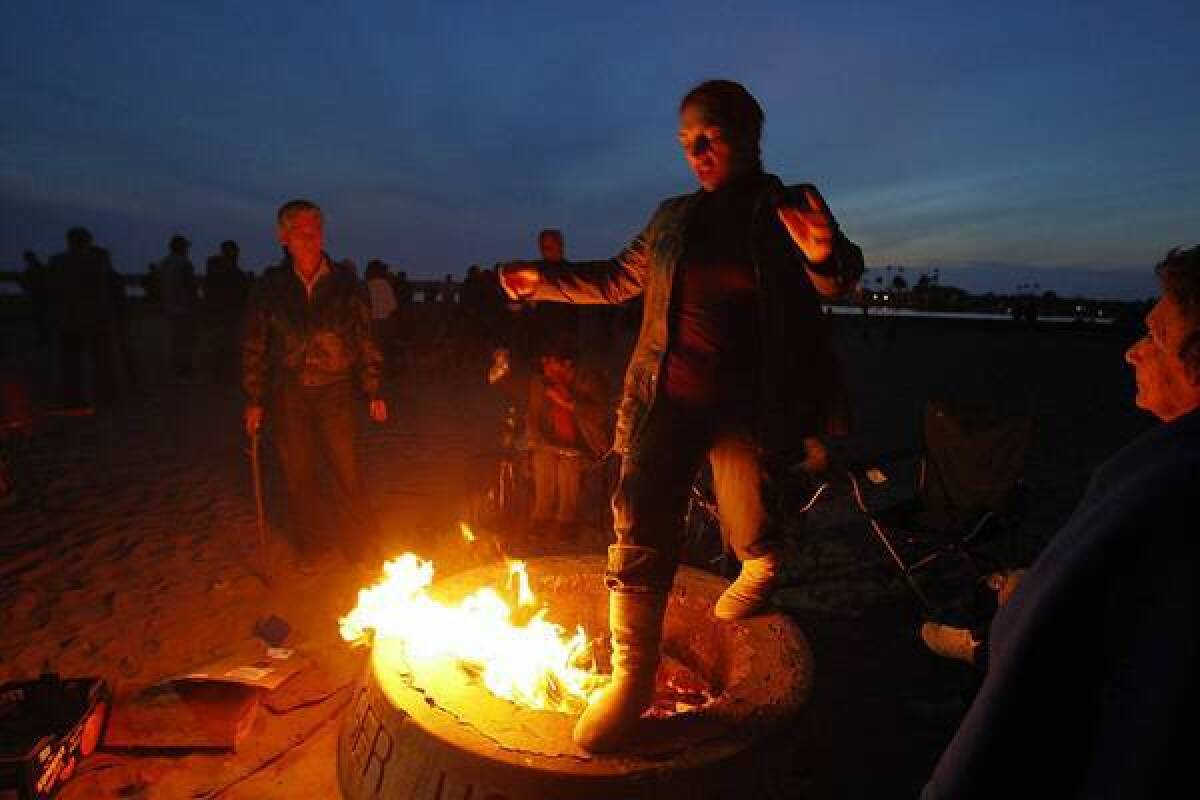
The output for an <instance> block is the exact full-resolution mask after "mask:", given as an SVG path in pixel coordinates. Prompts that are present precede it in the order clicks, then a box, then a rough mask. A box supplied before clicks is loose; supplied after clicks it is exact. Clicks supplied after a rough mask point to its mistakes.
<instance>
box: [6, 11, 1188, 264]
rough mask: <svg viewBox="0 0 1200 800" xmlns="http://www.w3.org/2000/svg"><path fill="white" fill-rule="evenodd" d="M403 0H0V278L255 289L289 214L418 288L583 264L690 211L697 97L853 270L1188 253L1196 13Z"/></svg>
mask: <svg viewBox="0 0 1200 800" xmlns="http://www.w3.org/2000/svg"><path fill="white" fill-rule="evenodd" d="M418 5H425V4H415V3H403V2H396V0H390V2H352V3H351V2H325V3H320V4H309V3H296V2H292V3H276V2H250V3H247V2H235V3H218V2H204V3H175V2H164V0H155V2H114V3H111V4H97V3H32V2H21V3H6V4H5V14H4V25H3V28H2V29H0V96H2V97H3V101H4V102H3V108H4V114H3V122H2V123H0V126H2V127H0V268H17V266H18V264H19V256H20V253H21V251H22V250H24V249H26V248H32V249H35V250H37V251H39V252H40V253H41V254H42V255H43V256H45V255H48V254H49V253H50V252H54V251H56V250H59V249H61V247H62V245H61V243H62V234H63V231H64V230H65V228H66V227H67V226H69V225H73V224H83V225H87V226H88V227H90V228H91V229H92V230H93V232H94V233H95V234H96V238H97V240H98V241H99V242H100V243H102V244H105V245H107V246H108V247H110V248H111V250H112V251H113V254H114V257H115V260H116V261H117V263H118V266H119V268H121V269H123V270H125V271H130V272H133V271H142V270H144V269H145V266H146V263H147V262H149V261H150V260H152V259H157V258H159V257H161V255H162V254H163V253H164V252H165V242H166V239H167V238H168V237H169V236H170V235H171V234H173V233H175V232H182V233H184V234H186V235H187V236H188V237H189V238H191V239H192V240H193V241H194V242H195V248H194V250H193V260H194V261H196V262H197V264H198V265H200V264H202V263H203V259H204V257H205V256H207V255H208V254H209V253H211V252H212V251H213V250H214V248H215V246H216V244H217V243H218V242H219V241H220V240H221V239H224V238H234V239H237V240H238V241H239V242H240V243H241V244H242V246H243V253H244V256H245V261H246V265H247V266H250V267H252V268H255V269H260V268H261V267H262V266H263V265H264V264H266V263H268V262H269V261H270V260H272V259H273V258H274V256H275V254H276V253H277V252H278V251H277V247H276V246H275V244H274V240H273V230H272V225H273V214H274V210H275V208H276V207H277V206H278V205H279V204H280V203H281V202H282V201H284V200H287V199H290V198H292V197H296V196H303V197H308V198H310V199H313V200H315V201H317V202H318V203H320V204H321V205H323V206H324V208H325V209H326V213H327V220H328V225H327V234H328V246H329V249H330V251H331V252H332V253H333V254H334V255H335V256H337V257H342V256H349V257H351V258H354V259H355V260H356V261H358V262H359V264H360V266H361V264H362V263H363V262H365V260H366V259H367V258H371V257H382V258H384V259H386V260H388V261H389V262H391V263H392V264H393V266H394V267H396V268H400V269H407V270H408V272H409V274H410V275H411V276H416V277H427V276H436V275H440V274H443V273H445V272H449V271H453V272H456V273H460V272H461V271H462V270H463V269H464V268H465V267H466V266H467V265H468V264H471V263H481V264H484V265H490V264H492V263H495V262H497V261H500V260H507V259H511V258H516V257H522V256H530V255H533V254H534V252H535V242H534V236H535V234H536V232H537V230H538V229H540V228H542V227H558V228H562V229H563V230H564V231H565V233H566V237H567V248H568V251H567V252H568V256H569V257H576V258H597V257H607V256H610V255H612V254H614V253H615V252H616V251H617V250H618V249H619V248H620V247H621V246H622V245H623V244H624V243H625V242H626V241H627V240H628V239H629V238H630V237H631V236H632V235H633V234H635V233H636V232H637V231H638V230H640V227H641V225H642V224H643V223H644V222H645V220H646V219H647V218H648V216H649V214H650V213H651V211H652V210H653V209H654V208H655V206H656V205H657V204H658V203H659V202H660V201H661V200H662V199H663V198H664V197H667V196H669V195H673V194H679V193H682V192H687V191H691V190H693V188H694V183H693V181H692V180H691V178H690V175H689V173H688V172H687V169H686V166H685V164H684V162H683V159H682V158H681V156H680V153H679V152H678V145H677V143H676V140H675V132H676V108H677V103H678V101H679V98H680V97H681V96H682V94H683V93H684V92H685V91H686V90H687V89H688V88H690V87H691V86H692V85H693V84H695V83H697V82H698V81H700V80H703V79H706V78H711V77H729V78H733V79H736V80H740V81H742V82H743V83H745V84H746V85H747V86H748V88H750V90H751V91H752V92H754V93H755V95H756V96H757V97H758V98H759V100H760V102H761V103H762V104H763V106H764V108H765V109H766V112H767V127H766V134H765V141H764V155H765V160H766V165H767V167H768V169H769V170H771V171H773V172H777V173H779V174H780V175H781V176H783V177H784V178H785V180H790V181H802V180H804V181H812V182H815V183H817V184H818V185H819V186H821V187H822V189H823V191H824V193H825V195H826V197H827V199H828V200H829V202H830V204H831V205H832V206H833V208H834V210H835V211H836V212H837V213H838V216H839V218H840V221H841V223H842V225H843V227H844V228H845V229H846V230H847V231H848V232H849V233H850V235H851V236H852V238H855V239H856V240H858V241H859V242H860V243H861V244H862V245H863V247H864V250H865V251H866V253H867V258H868V263H870V264H873V265H882V264H887V263H900V264H907V265H910V266H917V267H920V266H927V265H943V266H949V265H967V266H972V265H975V266H977V268H978V269H980V270H981V273H980V274H982V270H984V269H985V267H984V266H983V265H996V264H1006V265H1007V264H1011V265H1037V266H1047V267H1070V268H1076V269H1080V270H1082V269H1083V268H1100V269H1104V270H1115V269H1127V268H1136V269H1140V270H1142V271H1143V272H1142V273H1141V274H1143V275H1148V272H1145V270H1147V268H1148V267H1149V265H1151V264H1153V263H1154V262H1155V261H1156V260H1157V259H1158V258H1159V257H1160V256H1161V255H1162V253H1163V252H1164V251H1165V250H1166V249H1167V248H1168V247H1170V246H1172V245H1178V244H1189V245H1190V244H1193V243H1195V242H1196V241H1198V240H1200V224H1198V223H1200V193H1198V192H1197V188H1198V187H1200V148H1198V147H1197V142H1200V102H1197V101H1198V99H1200V90H1198V89H1197V81H1198V80H1200V45H1198V44H1197V30H1198V28H1200V3H1195V2H1183V1H1182V0H1181V1H1180V2H1174V3H1159V2H1136V3H1128V2H1125V3H1107V2H1085V3H1049V2H1028V3H1026V2H1006V3H989V4H982V3H978V4H977V3H962V2H946V3H896V2H879V3H829V2H820V3H800V2H795V0H792V1H791V2H778V3H745V4H734V3H730V2H725V3H707V2H690V3H680V4H659V3H629V4H623V3H608V4H604V3H588V4H574V3H562V2H558V3H540V2H539V3H523V4H511V6H510V5H509V4H506V3H496V2H491V3H480V4H470V3H444V4H439V6H445V7H439V8H437V9H432V10H431V9H424V8H416V6H418ZM431 5H432V4H431ZM102 6H103V8H102ZM741 6H745V7H746V8H749V9H751V10H746V8H742V7H741ZM993 268H994V267H993ZM956 274H962V273H961V272H959V271H956ZM1047 274H1048V275H1049V274H1050V273H1047ZM1057 274H1058V275H1059V276H1060V279H1061V280H1063V282H1064V284H1069V283H1070V278H1069V277H1067V278H1062V276H1063V275H1068V273H1064V272H1059V273H1057ZM1086 274H1088V273H1085V272H1083V271H1080V272H1078V273H1075V275H1077V276H1084V275H1086ZM1146 285H1147V286H1150V285H1152V282H1151V281H1147V282H1146ZM1063 288H1067V287H1066V286H1065V285H1064V287H1063Z"/></svg>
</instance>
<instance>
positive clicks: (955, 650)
mask: <svg viewBox="0 0 1200 800" xmlns="http://www.w3.org/2000/svg"><path fill="white" fill-rule="evenodd" d="M921 638H922V639H923V640H924V641H925V646H926V647H928V648H929V649H930V650H932V651H933V652H934V653H936V654H938V655H939V656H941V657H942V658H952V659H954V660H955V661H963V662H965V663H967V664H972V665H973V664H974V663H975V650H976V648H977V647H979V642H978V641H976V640H975V637H974V636H972V635H971V632H970V631H969V630H967V629H966V628H956V627H954V626H953V625H942V624H940V623H937V622H926V623H925V624H924V625H922V626H921Z"/></svg>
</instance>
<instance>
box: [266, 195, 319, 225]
mask: <svg viewBox="0 0 1200 800" xmlns="http://www.w3.org/2000/svg"><path fill="white" fill-rule="evenodd" d="M306 211H314V212H316V214H317V216H319V217H320V218H321V221H322V222H324V221H325V212H324V211H322V210H321V207H320V206H319V205H317V204H316V203H314V202H313V201H311V200H304V199H302V198H297V199H296V200H289V201H287V202H286V203H284V204H283V205H281V206H280V207H279V210H278V211H276V212H275V221H276V222H277V223H279V224H280V225H284V224H286V223H287V221H288V220H289V219H291V218H292V216H294V215H296V214H302V213H304V212H306Z"/></svg>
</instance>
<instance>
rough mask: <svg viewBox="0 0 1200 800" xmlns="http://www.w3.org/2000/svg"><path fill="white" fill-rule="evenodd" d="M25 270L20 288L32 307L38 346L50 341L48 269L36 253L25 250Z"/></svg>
mask: <svg viewBox="0 0 1200 800" xmlns="http://www.w3.org/2000/svg"><path fill="white" fill-rule="evenodd" d="M23 258H24V259H25V271H24V272H22V273H21V289H22V290H24V292H25V294H26V295H28V297H29V304H30V305H31V306H32V307H33V327H34V330H35V331H37V343H38V346H39V347H41V346H45V345H47V344H49V343H50V331H51V326H50V281H49V269H48V268H47V267H46V265H45V264H43V263H42V262H41V260H40V259H38V257H37V253H34V252H32V251H29V250H26V251H25V253H24V255H23Z"/></svg>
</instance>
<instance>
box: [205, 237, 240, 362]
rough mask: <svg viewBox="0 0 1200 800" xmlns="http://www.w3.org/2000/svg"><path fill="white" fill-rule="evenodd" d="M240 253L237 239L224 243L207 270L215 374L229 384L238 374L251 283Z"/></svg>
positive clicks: (207, 308) (206, 280) (209, 261)
mask: <svg viewBox="0 0 1200 800" xmlns="http://www.w3.org/2000/svg"><path fill="white" fill-rule="evenodd" d="M240 254H241V250H240V249H239V248H238V245H237V242H234V241H232V240H230V241H224V242H221V251H220V252H219V253H217V254H216V255H214V256H211V257H210V258H209V259H208V262H207V263H206V265H205V270H204V307H205V310H206V311H207V312H208V324H209V326H210V329H209V337H210V342H211V349H212V358H213V362H214V363H213V375H214V377H215V378H216V379H217V381H219V382H220V383H226V384H229V383H233V382H234V380H235V376H236V374H237V362H238V353H237V349H238V348H237V345H238V333H239V330H238V329H239V327H240V325H241V321H242V315H243V314H244V313H245V310H246V294H247V290H248V289H249V286H250V281H249V277H248V276H247V275H246V273H245V272H243V271H242V269H241V267H240V266H239V265H238V257H239V255H240Z"/></svg>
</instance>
